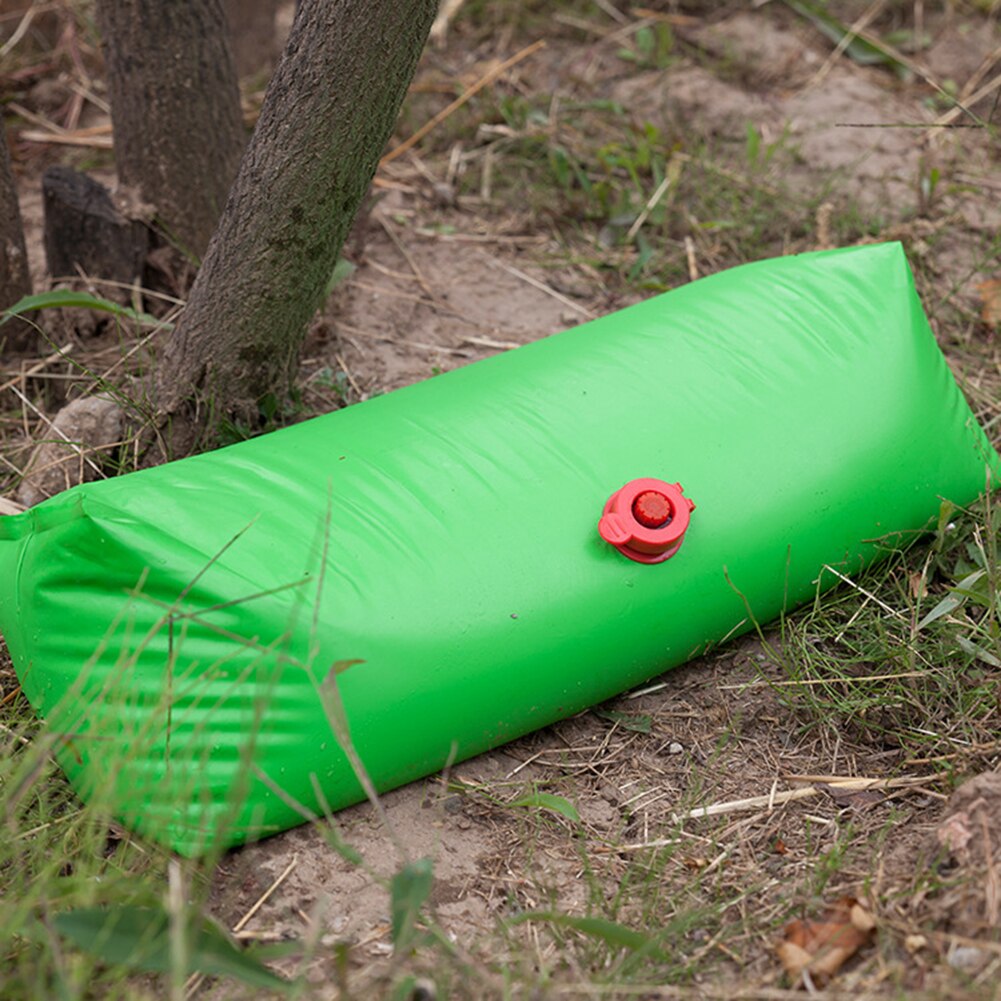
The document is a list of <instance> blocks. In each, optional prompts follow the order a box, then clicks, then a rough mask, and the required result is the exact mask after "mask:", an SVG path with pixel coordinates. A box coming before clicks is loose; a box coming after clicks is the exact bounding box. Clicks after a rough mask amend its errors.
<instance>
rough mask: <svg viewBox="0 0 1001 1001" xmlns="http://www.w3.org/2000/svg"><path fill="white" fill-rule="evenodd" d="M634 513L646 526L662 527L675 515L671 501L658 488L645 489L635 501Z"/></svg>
mask: <svg viewBox="0 0 1001 1001" xmlns="http://www.w3.org/2000/svg"><path fill="white" fill-rule="evenodd" d="M633 515H634V516H635V517H636V520H637V521H638V522H639V523H640V524H641V525H643V526H644V527H645V528H660V526H661V525H666V524H667V523H668V522H669V521H670V520H671V518H672V516H673V511H672V509H671V502H670V500H668V499H667V497H665V496H664V495H663V494H662V493H658V492H657V491H656V490H644V491H643V493H641V494H640V495H639V497H637V498H636V500H635V501H633Z"/></svg>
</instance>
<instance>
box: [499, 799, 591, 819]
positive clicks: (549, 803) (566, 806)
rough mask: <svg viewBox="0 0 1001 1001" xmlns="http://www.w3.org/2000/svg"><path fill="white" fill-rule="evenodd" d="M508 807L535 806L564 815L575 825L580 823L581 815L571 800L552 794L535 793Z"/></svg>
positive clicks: (509, 804) (517, 800)
mask: <svg viewBox="0 0 1001 1001" xmlns="http://www.w3.org/2000/svg"><path fill="white" fill-rule="evenodd" d="M507 805H508V806H534V807H538V808H539V809H540V810H552V811H553V813H559V814H562V815H563V816H564V817H566V818H567V820H570V821H573V823H575V824H579V823H580V814H579V813H578V812H577V808H576V807H575V806H574V805H573V803H571V802H570V801H569V800H567V799H564V798H563V797H562V796H554V795H553V794H552V793H551V792H533V793H531V794H530V795H528V796H522V797H521V799H516V800H515V801H514V802H513V803H508V804H507Z"/></svg>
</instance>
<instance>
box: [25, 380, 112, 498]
mask: <svg viewBox="0 0 1001 1001" xmlns="http://www.w3.org/2000/svg"><path fill="white" fill-rule="evenodd" d="M44 433H45V434H46V437H47V438H48V440H47V441H44V442H42V443H41V444H40V445H38V447H37V448H36V449H35V451H34V452H33V453H32V454H31V458H30V459H29V460H28V466H27V469H26V470H25V474H24V478H23V479H22V480H21V484H20V486H19V487H18V491H17V499H18V501H19V502H20V503H21V504H23V505H24V506H25V507H31V506H32V505H34V504H37V503H39V501H43V500H45V499H46V498H47V497H52V496H54V495H55V494H57V493H59V492H60V491H62V490H67V489H68V488H69V487H72V486H76V485H77V484H78V483H82V482H84V481H87V480H92V479H94V478H95V476H97V475H98V474H97V471H96V470H95V469H94V466H95V465H97V464H98V461H99V457H100V453H101V452H106V451H109V450H110V449H112V448H113V447H114V446H115V445H117V444H118V443H119V440H120V439H121V435H122V412H121V410H120V409H119V407H118V404H117V403H116V402H115V401H114V400H112V399H110V398H108V397H103V396H88V397H83V398H81V399H79V400H73V401H72V402H70V403H67V404H66V406H65V407H63V408H62V410H60V411H59V413H58V414H56V416H55V418H54V419H53V421H52V425H51V427H50V428H47V429H46V431H45V432H44Z"/></svg>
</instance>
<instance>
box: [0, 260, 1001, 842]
mask: <svg viewBox="0 0 1001 1001" xmlns="http://www.w3.org/2000/svg"><path fill="white" fill-rule="evenodd" d="M997 472H998V459H997V456H996V454H995V453H994V451H993V449H992V448H991V446H990V445H989V443H988V441H987V439H986V437H985V436H984V434H983V432H982V431H981V429H980V428H979V427H978V426H977V424H976V421H975V419H974V417H973V415H972V414H971V412H970V409H969V407H968V406H967V404H966V402H965V401H964V398H963V396H962V394H961V392H960V390H959V388H958V387H957V385H956V383H955V382H954V380H953V378H952V376H951V374H950V372H949V369H948V367H947V365H946V362H945V359H944V358H943V356H942V354H941V352H940V351H939V349H938V346H937V345H936V342H935V340H934V337H933V336H932V333H931V331H930V329H929V326H928V323H927V320H926V318H925V316H924V313H923V311H922V308H921V305H920V302H919V300H918V297H917V295H916V293H915V289H914V285H913V281H912V277H911V273H910V270H909V268H908V265H907V261H906V259H905V256H904V253H903V251H902V249H901V247H900V246H899V245H898V244H881V245H874V246H867V247H861V248H852V249H846V250H840V251H830V252H822V253H812V254H802V255H799V256H792V257H784V258H779V259H775V260H769V261H762V262H759V263H755V264H748V265H744V266H742V267H738V268H734V269H732V270H730V271H726V272H723V273H721V274H718V275H714V276H712V277H708V278H705V279H702V280H700V281H697V282H693V283H692V284H690V285H686V286H684V287H682V288H678V289H676V290H674V291H671V292H669V293H667V294H665V295H661V296H657V297H655V298H652V299H650V300H648V301H646V302H642V303H640V304H638V305H635V306H631V307H629V308H627V309H624V310H622V311H620V312H618V313H615V314H612V315H610V316H606V317H604V318H602V319H599V320H595V321H593V322H591V323H587V324H585V325H583V326H580V327H577V328H574V329H572V330H569V331H566V332H564V333H561V334H558V335H555V336H553V337H549V338H547V339H544V340H542V341H540V342H538V343H535V344H531V345H528V346H526V347H522V348H519V349H517V350H515V351H511V352H509V353H507V354H504V355H501V356H498V357H495V358H490V359H488V360H485V361H481V362H477V363H476V364H473V365H470V366H469V367H467V368H463V369H460V370H458V371H455V372H450V373H448V374H446V375H442V376H439V377H436V378H433V379H430V380H428V381H427V382H423V383H420V384H418V385H414V386H411V387H408V388H406V389H402V390H399V391H397V392H393V393H391V394H388V395H386V396H382V397H378V398H375V399H372V400H369V401H367V402H365V403H361V404H358V405H356V406H353V407H350V408H348V409H345V410H341V411H338V412H336V413H332V414H329V415H326V416H323V417H319V418H316V419H314V420H310V421H308V422H305V423H302V424H299V425H296V426H294V427H290V428H287V429H284V430H281V431H277V432H275V433H273V434H269V435H266V436H264V437H260V438H257V439H254V440H252V441H248V442H245V443H242V444H238V445H234V446H231V447H228V448H224V449H221V450H219V451H216V452H212V453H208V454H204V455H198V456H195V457H193V458H189V459H184V460H182V461H178V462H172V463H169V464H167V465H164V466H161V467H158V468H155V469H150V470H146V471H142V472H138V473H133V474H130V475H127V476H122V477H119V478H117V479H108V480H103V481H99V482H94V483H89V484H86V485H83V486H80V487H77V488H74V489H72V490H68V491H66V492H65V493H63V494H60V495H58V496H56V497H54V498H52V499H51V500H48V501H46V502H44V503H42V504H40V505H38V506H37V507H35V508H33V509H31V510H29V511H27V512H25V513H24V514H21V515H17V516H12V517H5V518H0V630H2V632H3V635H4V636H5V638H6V641H7V644H8V647H9V649H10V653H11V656H12V658H13V661H14V664H15V667H16V669H17V672H18V675H19V678H20V680H21V684H22V686H23V690H24V693H25V695H26V696H27V698H28V699H29V701H30V702H31V704H32V706H33V707H34V709H35V710H36V711H37V712H38V713H39V715H40V716H42V717H44V718H45V719H46V721H47V725H48V726H49V727H50V728H51V730H52V732H53V734H54V738H55V743H56V746H57V748H58V751H57V753H58V756H59V761H60V764H61V765H62V767H63V768H64V769H65V771H66V773H67V774H68V776H69V778H70V780H71V781H72V783H73V784H74V786H75V787H76V789H77V790H78V791H79V793H80V795H81V796H82V797H83V798H84V799H85V800H86V799H93V800H95V801H97V802H99V803H101V804H103V805H104V807H106V808H107V809H108V810H110V811H111V812H112V813H113V814H115V815H116V816H117V817H119V818H120V820H121V821H122V822H123V823H124V824H125V825H127V826H129V827H131V828H133V829H135V830H136V831H138V832H141V833H142V834H145V835H148V836H149V837H151V838H153V839H156V840H158V841H160V842H161V843H164V844H166V845H168V846H170V847H171V848H173V849H174V850H176V851H178V852H180V853H182V854H189V855H190V854H198V853H204V852H208V851H210V850H214V849H221V848H224V847H227V846H231V845H235V844H239V843H241V842H243V841H246V840H249V839H253V838H259V837H262V836H266V835H268V834H271V833H274V832H277V831H280V830H282V829H285V828H288V827H291V826H293V825H295V824H298V823H301V822H302V821H303V819H304V818H305V817H308V816H311V815H322V814H324V813H325V812H327V811H330V810H336V809H339V808H341V807H344V806H346V805H348V804H351V803H354V802H357V801H359V800H360V799H362V798H363V796H364V791H363V786H362V783H361V782H360V780H359V778H358V775H357V770H356V767H355V766H354V765H353V763H352V761H351V756H350V754H349V753H346V751H345V747H348V748H349V749H350V747H351V746H353V748H354V750H355V751H356V752H357V757H358V759H360V761H361V762H362V763H363V766H364V769H365V770H366V771H367V773H368V775H369V776H370V777H371V781H372V783H373V784H374V786H375V788H376V789H378V790H380V791H384V790H389V789H392V788H394V787H396V786H399V785H401V784H403V783H406V782H409V781H412V780H414V779H418V778H420V777H422V776H426V775H429V774H431V773H434V772H435V771H437V770H439V769H441V768H442V767H443V766H444V765H445V764H446V763H447V762H449V761H459V760H462V759H464V758H467V757H469V756H471V755H474V754H477V753H479V752H482V751H485V750H487V749H488V748H492V747H496V746H497V745H499V744H502V743H504V742H505V741H509V740H511V739H513V738H515V737H518V736H519V735H521V734H524V733H527V732H529V731H532V730H535V729H537V728H539V727H542V726H545V725H546V724H548V723H551V722H553V721H554V720H558V719H560V718H561V717H565V716H567V715H568V714H571V713H575V712H578V711H580V710H582V709H584V708H585V707H588V706H591V705H594V704H595V703H598V702H601V701H602V700H603V699H607V698H609V697H610V696H612V695H614V694H615V693H617V692H621V691H623V690H624V689H627V688H629V687H630V686H634V685H637V684H638V683H641V682H644V681H645V680H647V679H649V678H650V677H652V676H653V675H656V674H658V673H660V672H662V671H664V670H665V669H667V668H670V667H672V666H675V665H678V664H681V663H682V662H683V661H686V660H688V659H689V658H691V657H693V656H695V655H698V654H699V653H701V652H703V651H705V650H706V649H707V648H709V647H710V646H711V645H713V644H714V643H717V642H719V641H720V640H722V639H724V638H727V637H732V636H735V635H737V634H739V633H741V632H743V631H745V630H747V629H749V628H751V627H752V625H753V623H754V622H755V621H757V622H760V623H764V622H767V621H768V620H770V619H773V618H775V617H776V616H777V615H779V614H780V613H782V612H783V610H786V609H790V608H792V607H794V606H796V605H797V604H798V603H800V602H802V601H804V600H806V599H809V598H811V597H813V596H814V595H815V594H816V593H817V591H818V588H820V589H822V588H825V587H827V586H831V585H834V584H836V583H838V579H839V578H838V576H837V575H836V574H835V573H834V572H832V571H834V570H836V571H837V572H838V573H840V574H845V575H850V574H856V573H857V572H858V571H860V570H861V569H862V568H863V567H864V566H865V565H867V564H869V563H870V562H872V561H874V560H876V559H878V558H879V557H880V556H881V555H882V554H885V553H886V552H887V551H888V549H889V548H891V547H893V546H897V545H899V544H900V543H901V542H902V541H906V540H907V539H909V538H911V537H913V536H914V534H915V533H918V532H921V531H922V530H925V529H927V528H928V526H929V524H930V523H931V522H932V520H933V519H935V518H936V517H937V515H938V512H939V510H940V506H941V502H942V500H943V499H948V500H951V501H952V502H954V503H956V504H961V505H962V504H967V503H969V502H971V501H972V500H974V499H975V498H976V497H977V496H978V494H979V493H980V492H982V491H983V490H984V488H985V485H986V484H987V483H988V482H989V480H991V479H992V478H993V477H994V476H996V474H997ZM638 477H656V478H660V479H662V480H666V481H668V482H671V483H673V482H675V481H677V482H680V483H681V484H682V485H683V487H684V490H685V495H686V496H687V497H690V498H691V499H692V500H693V501H694V502H695V504H696V508H695V510H694V511H693V512H692V515H691V524H690V527H689V529H688V532H687V535H686V536H685V538H684V543H683V545H682V547H681V549H680V551H679V552H678V553H677V554H676V555H675V556H673V557H672V558H670V559H668V560H667V561H666V562H662V563H659V564H656V565H643V564H641V563H637V562H634V561H632V560H630V559H627V558H626V557H625V556H624V555H622V554H621V553H620V552H618V551H617V550H616V549H615V548H613V547H612V546H610V545H609V544H608V543H606V542H605V541H603V539H602V538H601V536H600V535H599V534H598V530H597V525H598V520H599V518H600V516H601V513H602V509H603V506H604V504H605V502H606V500H607V499H608V497H609V496H610V495H611V494H612V493H613V492H614V491H616V490H618V489H619V488H620V487H622V486H623V484H625V483H626V482H627V481H630V480H632V479H635V478H638ZM825 568H831V569H830V570H828V569H825ZM350 661H355V662H356V663H352V664H349V663H348V662H350ZM348 741H350V745H349V744H348Z"/></svg>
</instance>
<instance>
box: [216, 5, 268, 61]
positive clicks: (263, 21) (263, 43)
mask: <svg viewBox="0 0 1001 1001" xmlns="http://www.w3.org/2000/svg"><path fill="white" fill-rule="evenodd" d="M278 3H279V0H225V4H224V6H225V8H226V20H227V21H228V22H229V37H230V41H231V42H232V45H233V56H234V57H235V59H236V72H237V73H238V74H239V76H240V78H241V79H242V78H243V77H247V76H254V75H255V74H259V73H268V72H270V71H271V67H272V66H274V64H275V57H276V56H277V55H278V46H277V43H276V37H277V36H276V25H275V17H276V15H277V13H278Z"/></svg>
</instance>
